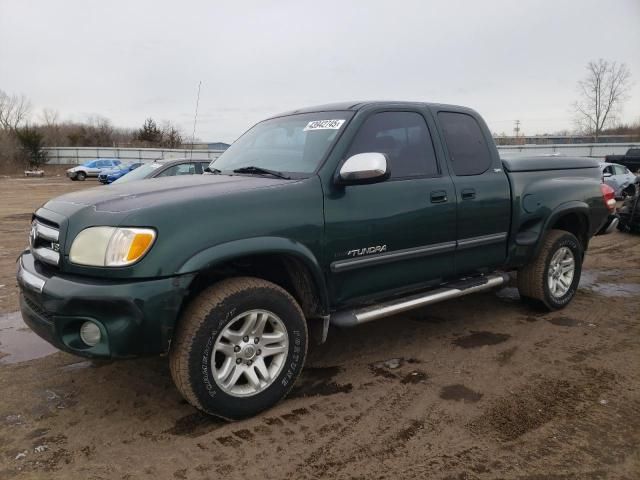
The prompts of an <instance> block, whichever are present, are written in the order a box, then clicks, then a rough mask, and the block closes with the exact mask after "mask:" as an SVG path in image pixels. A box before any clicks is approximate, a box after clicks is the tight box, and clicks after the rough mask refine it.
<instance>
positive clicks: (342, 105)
mask: <svg viewBox="0 0 640 480" xmlns="http://www.w3.org/2000/svg"><path fill="white" fill-rule="evenodd" d="M387 106H388V107H431V108H436V109H442V110H448V109H451V110H456V111H471V109H469V108H467V107H463V106H460V105H448V104H444V103H430V102H407V101H396V100H369V101H350V102H336V103H327V104H324V105H316V106H312V107H304V108H298V109H296V110H290V111H288V112H284V113H281V114H279V115H275V116H276V117H283V116H286V115H294V114H298V113H313V112H329V111H344V110H347V111H358V110H361V109H363V108H366V107H387Z"/></svg>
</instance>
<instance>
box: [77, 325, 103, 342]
mask: <svg viewBox="0 0 640 480" xmlns="http://www.w3.org/2000/svg"><path fill="white" fill-rule="evenodd" d="M100 336H101V333H100V328H98V326H97V325H96V324H95V323H93V322H84V323H83V324H82V326H81V327H80V338H81V339H82V341H83V342H84V343H86V344H87V345H89V346H90V347H94V346H96V345H97V344H98V342H99V341H100Z"/></svg>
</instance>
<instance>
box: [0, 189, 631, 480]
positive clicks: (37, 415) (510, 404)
mask: <svg viewBox="0 0 640 480" xmlns="http://www.w3.org/2000/svg"><path fill="white" fill-rule="evenodd" d="M95 185H96V182H95V181H87V182H83V183H81V182H71V181H69V180H67V179H65V178H55V177H54V178H45V179H7V178H4V179H0V193H1V198H2V201H1V202H0V225H1V229H0V479H3V480H4V479H13V478H47V479H49V478H59V479H69V478H87V479H89V478H91V479H98V478H109V479H111V478H116V479H127V478H131V479H134V478H135V479H137V478H150V479H151V478H154V479H155V478H177V479H186V478H188V479H201V478H219V477H224V478H243V479H245V480H249V479H254V478H255V479H261V480H264V479H270V478H273V479H281V478H287V477H289V478H296V479H297V478H335V479H347V478H387V479H396V478H420V479H425V478H428V479H459V480H463V479H494V478H507V479H528V480H533V479H568V478H576V479H600V478H607V479H629V480H631V479H637V478H640V314H639V312H640V295H639V294H640V237H638V236H635V237H634V236H631V235H627V234H619V233H617V232H616V233H613V234H611V235H608V236H604V237H598V238H596V239H594V241H593V242H592V244H591V248H590V250H589V252H588V254H587V260H586V263H585V272H584V278H583V282H582V284H581V289H580V292H579V293H578V295H577V297H576V298H575V300H574V301H573V302H572V304H571V305H570V306H569V307H568V308H566V309H565V310H563V311H561V312H556V313H551V314H542V313H540V312H536V311H532V310H530V309H528V308H527V307H525V306H524V305H522V304H521V303H520V302H519V301H518V294H517V291H516V290H515V289H513V288H505V289H503V290H501V291H499V292H491V293H486V294H478V295H475V296H472V297H466V298H463V299H461V300H459V301H454V302H449V303H444V304H439V305H435V306H432V307H430V308H428V309H424V310H420V311H414V312H412V313H410V314H404V315H401V316H397V317H393V318H389V319H386V320H382V321H379V322H374V323H372V324H369V325H365V326H362V327H358V328H356V329H352V330H342V331H338V330H336V331H332V332H331V333H330V335H329V341H328V343H327V344H325V345H323V346H321V347H316V348H315V349H313V350H312V352H311V356H310V358H309V362H308V366H307V368H306V370H305V372H304V374H303V376H302V378H301V379H300V381H299V382H298V384H297V385H296V387H295V390H294V392H293V393H292V395H290V397H289V398H288V399H286V400H285V401H284V402H282V403H280V404H279V405H278V406H276V407H275V408H273V409H272V410H270V411H268V412H266V413H264V414H263V415H261V416H259V417H256V418H253V419H250V420H246V421H242V422H237V423H224V422H222V421H219V420H215V419H210V418H206V417H203V416H202V415H200V414H199V413H198V412H197V411H196V410H194V409H193V408H191V407H190V406H189V405H187V404H186V403H185V402H184V401H183V400H182V399H181V398H180V396H179V395H178V393H177V391H176V390H175V389H174V387H173V385H172V383H171V379H170V375H169V369H168V361H167V359H166V358H149V359H142V360H132V361H122V362H115V363H109V362H91V361H85V360H84V359H81V358H77V357H73V356H71V355H68V354H64V353H51V350H49V349H48V347H47V346H46V345H43V344H42V343H41V342H40V341H39V339H37V338H34V335H32V334H31V333H30V332H29V331H25V330H24V329H23V328H24V326H23V325H22V324H21V323H20V321H21V320H20V317H19V314H16V313H15V312H16V310H17V309H18V308H17V305H18V301H17V288H16V286H15V278H14V275H15V265H14V262H15V259H16V257H17V255H18V254H19V252H20V251H21V249H22V248H23V247H24V246H25V244H26V239H27V233H28V230H29V220H30V215H31V212H32V211H33V210H34V208H36V207H37V206H38V205H39V204H41V203H43V202H44V201H45V200H46V199H48V198H50V197H53V196H56V195H59V194H62V193H64V192H68V191H71V190H77V189H81V188H87V187H90V186H95ZM101 188H105V187H101ZM36 356H40V358H33V357H36ZM20 360H22V361H20Z"/></svg>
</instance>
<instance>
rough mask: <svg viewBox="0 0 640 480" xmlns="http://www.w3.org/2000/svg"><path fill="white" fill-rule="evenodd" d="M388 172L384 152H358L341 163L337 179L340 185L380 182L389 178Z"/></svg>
mask: <svg viewBox="0 0 640 480" xmlns="http://www.w3.org/2000/svg"><path fill="white" fill-rule="evenodd" d="M390 173H391V172H390V171H389V164H388V162H387V156H386V155H385V154H383V153H377V152H366V153H358V154H356V155H353V156H351V157H349V158H347V160H346V161H345V162H344V163H343V164H342V167H340V173H339V174H338V180H339V183H340V184H342V185H363V184H367V183H377V182H382V181H383V180H386V179H387V178H389V175H390Z"/></svg>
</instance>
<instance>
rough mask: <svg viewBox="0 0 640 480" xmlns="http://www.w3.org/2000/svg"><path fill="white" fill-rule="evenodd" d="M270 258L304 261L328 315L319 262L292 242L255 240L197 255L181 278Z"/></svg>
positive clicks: (265, 238) (302, 247)
mask: <svg viewBox="0 0 640 480" xmlns="http://www.w3.org/2000/svg"><path fill="white" fill-rule="evenodd" d="M268 254H286V255H291V256H293V257H295V258H297V259H298V260H300V261H302V262H303V264H304V265H305V266H306V267H307V268H308V270H309V273H310V274H311V276H312V278H313V281H314V283H315V286H316V288H317V290H318V291H317V293H318V298H319V299H320V302H321V305H322V307H323V310H324V311H328V305H329V296H328V293H327V287H326V284H325V281H324V275H323V273H322V268H321V267H320V264H319V263H318V260H317V259H316V257H315V255H314V254H313V252H312V251H311V250H309V248H307V247H306V246H304V245H303V244H302V243H300V242H296V241H295V240H291V239H289V238H283V237H252V238H245V239H242V240H234V241H231V242H227V243H221V244H219V245H215V246H213V247H209V248H207V249H205V250H202V251H200V252H198V253H196V254H195V255H193V256H192V257H191V258H189V259H188V260H187V261H186V262H185V263H183V264H182V266H181V267H180V268H179V270H178V272H177V274H179V275H182V274H187V273H194V272H199V271H202V270H206V269H209V268H211V267H213V266H215V265H217V264H221V263H224V262H226V261H229V260H233V259H235V258H240V257H243V256H248V255H268Z"/></svg>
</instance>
